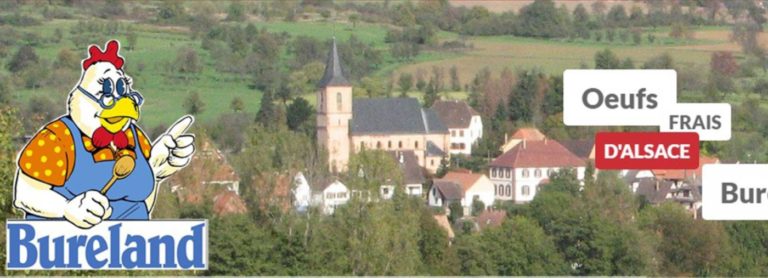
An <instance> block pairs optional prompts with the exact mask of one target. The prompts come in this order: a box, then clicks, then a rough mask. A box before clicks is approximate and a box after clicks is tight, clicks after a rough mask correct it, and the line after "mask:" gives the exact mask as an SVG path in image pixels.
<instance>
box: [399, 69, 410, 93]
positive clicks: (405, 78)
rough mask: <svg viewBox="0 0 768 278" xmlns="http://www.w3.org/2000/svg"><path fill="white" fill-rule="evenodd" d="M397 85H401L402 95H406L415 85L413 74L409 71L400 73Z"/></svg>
mask: <svg viewBox="0 0 768 278" xmlns="http://www.w3.org/2000/svg"><path fill="white" fill-rule="evenodd" d="M397 85H398V86H399V87H400V93H401V96H406V95H407V93H408V91H410V90H411V87H413V75H412V74H410V73H407V72H403V73H400V77H399V78H398V79H397Z"/></svg>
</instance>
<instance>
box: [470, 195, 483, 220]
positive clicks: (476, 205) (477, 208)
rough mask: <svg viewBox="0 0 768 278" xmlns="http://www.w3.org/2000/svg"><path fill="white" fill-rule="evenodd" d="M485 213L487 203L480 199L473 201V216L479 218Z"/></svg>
mask: <svg viewBox="0 0 768 278" xmlns="http://www.w3.org/2000/svg"><path fill="white" fill-rule="evenodd" d="M483 211H485V203H483V201H481V200H480V199H474V200H472V216H478V215H480V213H482V212H483Z"/></svg>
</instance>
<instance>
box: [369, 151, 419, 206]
mask: <svg viewBox="0 0 768 278" xmlns="http://www.w3.org/2000/svg"><path fill="white" fill-rule="evenodd" d="M387 153H388V154H389V155H391V156H392V158H393V159H394V160H395V162H396V163H397V166H398V168H399V169H400V173H401V175H402V177H403V181H402V182H403V189H404V190H405V194H408V195H409V196H416V197H421V196H422V194H423V190H422V187H423V184H424V182H425V181H426V178H425V177H424V172H423V171H422V168H421V166H420V165H419V160H418V158H417V157H416V154H415V153H414V152H413V151H388V152H387ZM396 184H397V183H396V182H395V181H391V180H390V181H389V182H388V183H385V184H383V185H381V189H380V192H379V193H380V195H381V197H382V199H391V198H392V196H393V195H394V191H395V188H396V186H395V185H396Z"/></svg>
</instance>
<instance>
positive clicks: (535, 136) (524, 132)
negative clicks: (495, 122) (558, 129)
mask: <svg viewBox="0 0 768 278" xmlns="http://www.w3.org/2000/svg"><path fill="white" fill-rule="evenodd" d="M546 138H547V137H546V136H544V134H543V133H541V131H539V130H538V129H536V128H532V127H531V128H520V129H518V130H517V131H515V133H514V134H512V136H510V137H509V138H507V135H506V134H504V145H502V146H501V152H507V151H509V150H511V149H512V148H513V147H515V146H517V144H519V143H521V142H523V141H524V140H525V141H529V142H530V141H543V140H544V139H546Z"/></svg>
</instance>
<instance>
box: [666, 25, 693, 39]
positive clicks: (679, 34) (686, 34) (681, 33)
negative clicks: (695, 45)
mask: <svg viewBox="0 0 768 278" xmlns="http://www.w3.org/2000/svg"><path fill="white" fill-rule="evenodd" d="M669 36H670V37H672V38H675V39H687V40H691V39H693V38H694V33H693V30H691V27H690V26H688V24H685V23H683V22H677V23H675V24H672V29H671V30H670V31H669Z"/></svg>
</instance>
